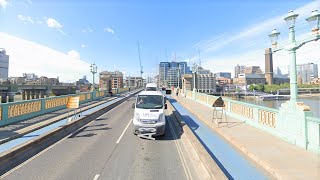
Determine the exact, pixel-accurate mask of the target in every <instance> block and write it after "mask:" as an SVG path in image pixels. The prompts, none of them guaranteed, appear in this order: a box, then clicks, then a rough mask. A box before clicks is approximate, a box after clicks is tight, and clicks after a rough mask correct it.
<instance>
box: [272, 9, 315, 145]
mask: <svg viewBox="0 0 320 180" xmlns="http://www.w3.org/2000/svg"><path fill="white" fill-rule="evenodd" d="M297 17H298V14H294V13H293V11H290V12H289V15H288V16H287V17H285V18H284V20H285V21H286V22H287V25H288V27H289V42H288V44H287V45H285V46H283V47H277V44H278V43H277V41H278V36H279V35H280V33H279V32H277V30H276V29H274V30H273V31H272V32H271V34H270V35H269V37H270V39H271V43H272V52H273V53H274V52H277V51H280V50H286V51H288V52H289V56H290V64H289V65H290V101H287V102H286V103H283V104H281V107H280V108H279V114H278V117H277V118H275V119H274V121H275V127H274V128H276V129H278V130H279V132H283V133H282V134H281V136H283V137H284V138H286V139H288V141H289V142H292V143H293V144H296V145H298V146H301V147H303V148H305V149H308V148H312V147H311V146H309V145H310V144H309V140H308V138H309V137H308V134H310V130H311V129H310V127H309V126H308V120H307V119H306V118H307V117H312V116H313V115H312V112H310V107H308V106H307V105H304V104H303V103H302V102H297V99H298V86H297V69H296V50H297V49H299V48H300V47H301V46H303V45H304V44H306V43H309V42H312V41H316V40H318V39H320V33H319V19H320V14H319V13H318V11H317V10H314V11H312V14H311V16H310V17H309V18H307V19H306V20H307V21H308V23H309V24H310V26H311V31H312V33H311V34H310V35H309V37H307V38H306V39H303V40H300V41H296V39H295V29H294V27H295V21H296V19H297ZM269 120H270V119H269Z"/></svg>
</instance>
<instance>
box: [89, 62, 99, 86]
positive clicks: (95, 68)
mask: <svg viewBox="0 0 320 180" xmlns="http://www.w3.org/2000/svg"><path fill="white" fill-rule="evenodd" d="M97 69H98V67H97V65H96V64H95V63H93V64H91V65H90V72H91V73H92V77H93V81H92V91H94V90H95V88H94V74H95V73H97Z"/></svg>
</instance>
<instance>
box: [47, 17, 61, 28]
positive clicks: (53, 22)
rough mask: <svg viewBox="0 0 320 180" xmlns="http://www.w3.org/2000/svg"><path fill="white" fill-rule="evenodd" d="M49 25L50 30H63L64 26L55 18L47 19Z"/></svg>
mask: <svg viewBox="0 0 320 180" xmlns="http://www.w3.org/2000/svg"><path fill="white" fill-rule="evenodd" d="M47 25H48V27H50V28H54V29H61V28H62V25H61V24H60V23H59V22H58V21H57V20H55V19H53V18H48V19H47Z"/></svg>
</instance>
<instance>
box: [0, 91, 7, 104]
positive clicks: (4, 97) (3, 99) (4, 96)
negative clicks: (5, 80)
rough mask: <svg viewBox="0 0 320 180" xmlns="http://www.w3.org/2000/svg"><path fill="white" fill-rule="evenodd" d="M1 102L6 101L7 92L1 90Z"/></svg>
mask: <svg viewBox="0 0 320 180" xmlns="http://www.w3.org/2000/svg"><path fill="white" fill-rule="evenodd" d="M1 103H7V92H1Z"/></svg>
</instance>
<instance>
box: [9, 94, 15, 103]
mask: <svg viewBox="0 0 320 180" xmlns="http://www.w3.org/2000/svg"><path fill="white" fill-rule="evenodd" d="M15 95H16V93H15V92H9V93H8V96H9V102H14V96H15Z"/></svg>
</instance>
